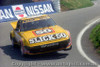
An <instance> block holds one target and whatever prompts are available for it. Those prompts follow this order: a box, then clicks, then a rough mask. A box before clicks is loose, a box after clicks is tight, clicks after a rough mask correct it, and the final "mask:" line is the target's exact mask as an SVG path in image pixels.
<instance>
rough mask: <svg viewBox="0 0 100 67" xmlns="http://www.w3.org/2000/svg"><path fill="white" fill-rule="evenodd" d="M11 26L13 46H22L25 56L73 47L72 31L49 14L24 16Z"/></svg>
mask: <svg viewBox="0 0 100 67" xmlns="http://www.w3.org/2000/svg"><path fill="white" fill-rule="evenodd" d="M11 26H12V27H13V30H12V31H11V32H10V39H11V41H12V46H13V47H16V46H20V50H21V54H22V55H23V56H25V55H27V54H28V55H36V54H42V53H48V52H54V51H59V50H70V49H71V48H72V43H71V36H70V32H69V31H68V30H65V29H63V28H62V27H60V26H58V25H56V23H55V22H54V21H53V19H51V18H50V17H49V16H48V15H41V16H35V17H30V18H22V19H20V20H18V21H17V22H12V23H11Z"/></svg>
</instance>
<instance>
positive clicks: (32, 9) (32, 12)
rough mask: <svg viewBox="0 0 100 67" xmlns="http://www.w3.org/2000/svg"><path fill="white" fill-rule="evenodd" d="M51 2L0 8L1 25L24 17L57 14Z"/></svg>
mask: <svg viewBox="0 0 100 67" xmlns="http://www.w3.org/2000/svg"><path fill="white" fill-rule="evenodd" d="M55 12H56V11H55V9H54V7H53V4H52V2H51V1H43V2H34V3H26V4H19V5H11V6H3V7H0V23H2V22H8V21H12V20H18V19H20V18H23V17H29V16H36V15H43V14H51V13H55Z"/></svg>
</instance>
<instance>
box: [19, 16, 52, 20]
mask: <svg viewBox="0 0 100 67" xmlns="http://www.w3.org/2000/svg"><path fill="white" fill-rule="evenodd" d="M47 18H50V17H49V16H48V15H38V16H31V17H24V18H21V19H20V20H21V21H25V20H29V19H34V20H41V19H47Z"/></svg>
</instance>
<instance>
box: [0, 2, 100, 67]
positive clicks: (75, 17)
mask: <svg viewBox="0 0 100 67" xmlns="http://www.w3.org/2000/svg"><path fill="white" fill-rule="evenodd" d="M99 3H100V0H97V1H95V5H94V6H92V7H88V8H83V9H78V10H72V11H67V12H63V13H56V14H53V15H50V16H51V17H52V18H53V19H54V20H55V22H56V23H57V24H58V25H60V26H62V27H63V28H64V29H68V30H69V31H70V32H71V36H72V44H73V49H72V50H71V51H59V52H57V53H48V54H42V55H35V56H28V57H22V56H21V54H20V50H19V49H18V48H16V49H13V48H12V47H11V41H10V39H9V33H10V31H11V30H12V27H11V25H10V22H6V23H1V24H0V67H97V66H95V65H93V64H92V63H90V62H89V61H88V60H87V59H86V58H84V57H83V56H82V55H81V54H80V53H79V51H78V50H77V46H76V39H77V36H78V34H79V33H80V31H81V30H82V29H83V28H84V27H85V26H86V25H88V24H90V23H92V20H93V19H98V17H99V16H100V5H99ZM90 30H91V29H89V30H88V31H86V32H85V34H84V35H83V38H82V47H83V50H84V52H85V53H86V54H87V55H88V57H90V58H91V59H93V60H94V61H95V62H96V63H99V64H100V58H97V57H99V56H97V55H94V54H95V52H94V51H92V49H91V48H93V47H92V46H90V45H89V44H90V42H89V40H88V35H89V33H90ZM87 42H88V43H87ZM87 45H89V46H87Z"/></svg>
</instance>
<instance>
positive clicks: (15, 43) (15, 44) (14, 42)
mask: <svg viewBox="0 0 100 67" xmlns="http://www.w3.org/2000/svg"><path fill="white" fill-rule="evenodd" d="M10 40H11V42H12V47H14V48H15V47H17V46H18V45H17V41H16V40H15V38H13V37H12V36H11V34H10Z"/></svg>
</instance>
